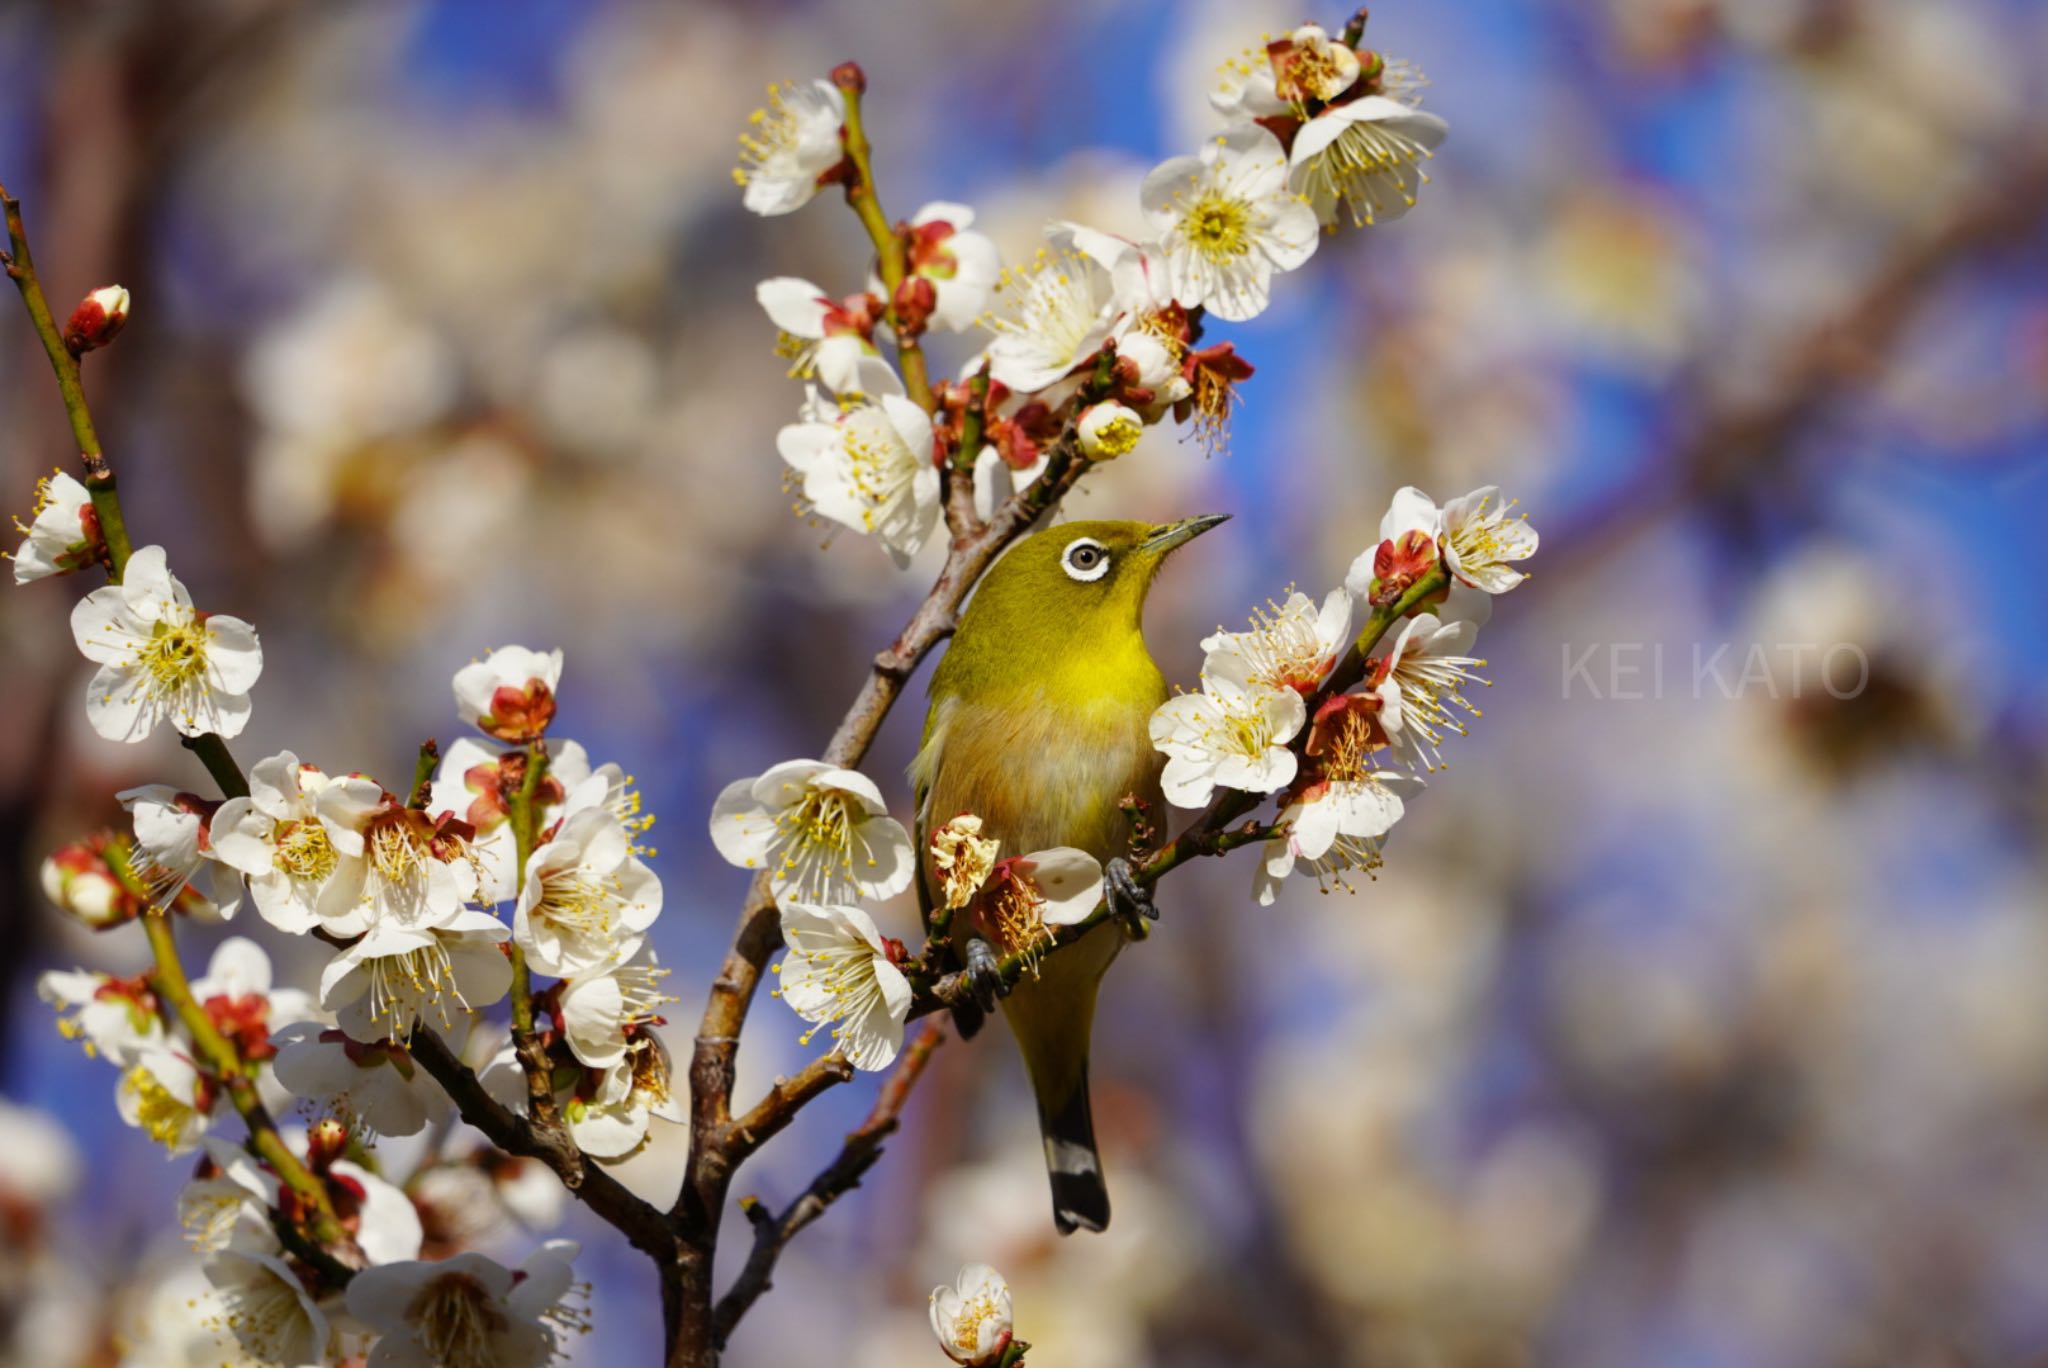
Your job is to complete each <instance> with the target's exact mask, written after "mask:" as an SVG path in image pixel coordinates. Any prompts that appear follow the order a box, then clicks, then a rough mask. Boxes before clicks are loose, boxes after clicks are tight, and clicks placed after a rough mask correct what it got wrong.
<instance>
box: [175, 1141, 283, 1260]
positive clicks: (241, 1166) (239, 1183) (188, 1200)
mask: <svg viewBox="0 0 2048 1368" xmlns="http://www.w3.org/2000/svg"><path fill="white" fill-rule="evenodd" d="M200 1144H202V1145H203V1146H205V1148H206V1158H207V1164H206V1168H207V1170H208V1172H207V1174H206V1176H204V1177H195V1178H193V1179H192V1180H191V1181H190V1182H188V1183H186V1184H185V1186H184V1187H183V1188H182V1189H180V1190H179V1193H178V1224H179V1225H181V1226H183V1227H184V1230H185V1240H186V1243H188V1244H190V1245H191V1246H192V1248H193V1249H194V1250H195V1251H197V1252H198V1253H201V1254H211V1253H213V1252H214V1251H216V1250H221V1249H226V1248H227V1247H228V1245H229V1243H230V1242H233V1241H237V1240H239V1241H241V1242H242V1243H244V1244H247V1243H250V1242H251V1241H252V1239H253V1240H254V1242H256V1243H259V1244H260V1243H263V1242H265V1241H267V1240H268V1239H269V1238H270V1235H271V1231H270V1216H269V1211H270V1208H272V1207H274V1206H276V1205H277V1196H278V1180H277V1177H276V1175H275V1174H272V1173H271V1172H269V1171H268V1170H267V1169H265V1168H264V1167H263V1166H262V1165H260V1164H258V1163H257V1162H256V1160H255V1159H254V1158H252V1157H251V1156H250V1155H249V1153H248V1151H246V1150H244V1149H243V1148H242V1147H241V1146H239V1145H234V1144H230V1143H229V1142H227V1141H225V1140H222V1139H221V1138H219V1137H218V1136H213V1135H209V1136H206V1137H205V1138H203V1139H202V1140H201V1141H200Z"/></svg>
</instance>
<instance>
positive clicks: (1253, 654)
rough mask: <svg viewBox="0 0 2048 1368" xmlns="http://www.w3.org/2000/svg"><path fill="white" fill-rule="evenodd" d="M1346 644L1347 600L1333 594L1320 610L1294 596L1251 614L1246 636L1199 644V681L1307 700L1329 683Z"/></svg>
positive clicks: (1220, 635) (1239, 634) (1305, 597)
mask: <svg viewBox="0 0 2048 1368" xmlns="http://www.w3.org/2000/svg"><path fill="white" fill-rule="evenodd" d="M1350 642H1351V595H1350V594H1349V593H1348V592H1347V591H1345V590H1343V589H1333V590H1331V591H1330V592H1329V594H1327V595H1326V596H1325V597H1324V599H1323V604H1322V607H1321V608H1317V607H1316V605H1315V602H1314V600H1312V599H1310V598H1309V596H1308V595H1306V594H1303V593H1300V592H1294V593H1290V594H1289V595H1288V596H1287V601H1286V602H1285V603H1280V604H1275V603H1272V602H1270V601H1269V602H1268V603H1267V605H1266V607H1265V608H1264V609H1263V610H1262V609H1253V610H1252V629H1251V630H1250V631H1249V632H1224V631H1218V632H1217V633H1216V634H1215V635H1214V636H1211V637H1207V638H1205V639H1204V640H1203V642H1202V650H1203V652H1204V653H1205V659H1204V660H1203V662H1202V677H1203V678H1204V679H1205V680H1206V679H1209V678H1211V677H1217V678H1224V679H1228V680H1230V681H1231V682H1232V683H1234V684H1239V685H1245V686H1248V687H1251V688H1254V689H1293V690H1294V691H1295V692H1297V693H1300V694H1304V695H1306V694H1311V693H1314V692H1315V691H1316V689H1317V688H1319V687H1320V686H1321V685H1322V682H1323V681H1324V680H1325V679H1327V678H1329V675H1330V671H1331V670H1333V669H1335V668H1336V666H1337V662H1338V661H1339V660H1340V659H1342V658H1343V655H1344V649H1345V647H1346V646H1348V645H1349V644H1350Z"/></svg>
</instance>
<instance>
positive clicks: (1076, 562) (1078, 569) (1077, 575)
mask: <svg viewBox="0 0 2048 1368" xmlns="http://www.w3.org/2000/svg"><path fill="white" fill-rule="evenodd" d="M1060 568H1061V569H1063V570H1065V571H1066V572H1067V577H1068V578H1069V579H1077V580H1080V581H1082V582H1083V583H1087V582H1089V581H1091V580H1099V579H1101V578H1102V577H1103V576H1104V575H1106V574H1108V573H1109V552H1107V551H1105V550H1103V549H1102V543H1101V542H1098V541H1090V540H1089V539H1088V538H1086V537H1083V538H1082V539H1081V540H1079V541H1077V542H1075V543H1074V544H1073V545H1071V546H1069V547H1068V548H1067V553H1066V555H1064V556H1062V557H1061V558H1060Z"/></svg>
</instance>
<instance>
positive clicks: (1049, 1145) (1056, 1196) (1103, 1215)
mask: <svg viewBox="0 0 2048 1368" xmlns="http://www.w3.org/2000/svg"><path fill="white" fill-rule="evenodd" d="M1038 1129H1039V1130H1040V1132H1041V1133H1042V1134H1043V1135H1044V1137H1045V1169H1046V1173H1047V1175H1048V1176H1049V1177H1050V1178H1051V1179H1052V1220H1053V1224H1054V1225H1056V1226H1058V1227H1059V1232H1060V1234H1062V1235H1071V1234H1073V1233H1074V1232H1075V1231H1076V1230H1102V1229H1105V1228H1106V1227H1107V1226H1108V1225H1109V1189H1108V1187H1106V1186H1105V1185H1104V1184H1103V1181H1102V1155H1101V1154H1100V1152H1098V1151H1097V1150H1096V1148H1095V1119H1094V1117H1092V1116H1091V1115H1090V1114H1089V1111H1088V1073H1087V1070H1086V1069H1083V1070H1082V1072H1081V1079H1080V1086H1079V1087H1077V1088H1075V1089H1074V1090H1073V1092H1072V1094H1071V1095H1070V1096H1069V1097H1068V1098H1067V1101H1066V1103H1065V1105H1063V1106H1062V1107H1060V1109H1059V1111H1058V1112H1057V1114H1055V1113H1054V1112H1052V1111H1049V1110H1048V1109H1047V1108H1045V1107H1044V1106H1040V1107H1039V1109H1038Z"/></svg>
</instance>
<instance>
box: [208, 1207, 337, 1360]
mask: <svg viewBox="0 0 2048 1368" xmlns="http://www.w3.org/2000/svg"><path fill="white" fill-rule="evenodd" d="M203 1267H204V1269H205V1272H206V1280H207V1282H209V1283H211V1284H212V1286H213V1301H214V1304H215V1305H216V1306H217V1307H218V1308H219V1310H218V1316H217V1318H216V1317H209V1318H208V1322H209V1323H208V1328H209V1329H212V1330H214V1331H215V1332H216V1335H217V1336H218V1337H219V1338H220V1339H221V1340H222V1341H223V1342H222V1343H221V1344H220V1345H219V1346H217V1348H227V1347H230V1343H232V1345H233V1346H238V1347H239V1348H240V1349H241V1351H242V1357H241V1361H242V1362H244V1363H257V1364H285V1365H294V1368H295V1366H296V1365H300V1364H319V1363H337V1362H340V1357H339V1355H338V1352H337V1348H336V1336H335V1327H334V1325H333V1323H332V1322H330V1321H329V1320H328V1319H327V1314H326V1312H324V1311H322V1310H321V1309H320V1304H319V1302H318V1301H317V1300H315V1299H314V1297H313V1294H312V1293H310V1292H309V1291H307V1290H306V1285H305V1284H304V1283H303V1282H301V1281H300V1280H299V1275H298V1274H297V1273H295V1272H293V1271H292V1267H291V1265H290V1264H288V1263H286V1262H285V1261H284V1259H283V1257H282V1255H281V1253H280V1252H279V1251H278V1249H277V1241H276V1239H275V1238H274V1237H273V1238H272V1239H271V1240H270V1242H269V1244H268V1245H267V1246H265V1245H263V1244H260V1243H257V1242H253V1241H251V1242H248V1243H244V1244H240V1245H233V1246H229V1247H227V1248H224V1249H221V1250H219V1251H218V1252H216V1253H215V1254H213V1255H212V1256H211V1257H209V1258H208V1259H207V1260H206V1262H205V1264H204V1265H203ZM209 1347H210V1348H215V1346H209ZM215 1357H216V1358H217V1357H218V1355H217V1353H216V1355H215Z"/></svg>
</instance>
